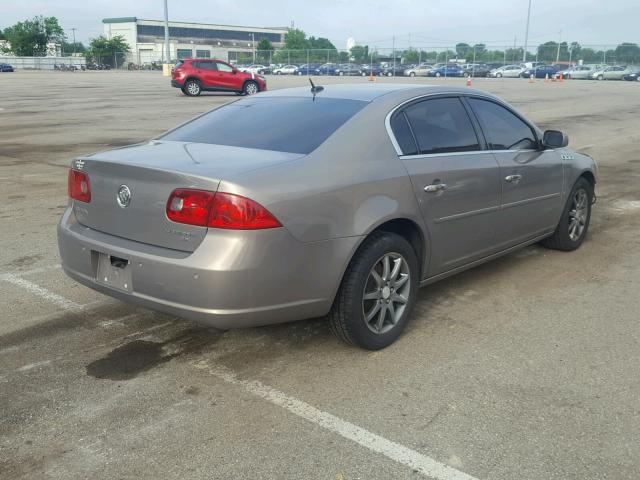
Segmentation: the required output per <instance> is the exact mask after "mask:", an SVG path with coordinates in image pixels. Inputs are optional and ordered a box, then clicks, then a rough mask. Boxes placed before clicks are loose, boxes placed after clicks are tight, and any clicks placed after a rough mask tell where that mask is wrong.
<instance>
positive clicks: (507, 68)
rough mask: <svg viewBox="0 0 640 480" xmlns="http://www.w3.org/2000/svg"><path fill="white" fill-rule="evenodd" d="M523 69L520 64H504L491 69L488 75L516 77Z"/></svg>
mask: <svg viewBox="0 0 640 480" xmlns="http://www.w3.org/2000/svg"><path fill="white" fill-rule="evenodd" d="M523 70H524V68H523V67H522V66H521V65H504V66H502V67H498V68H495V69H493V70H491V71H490V72H489V76H490V77H493V78H502V77H504V78H517V77H519V76H520V74H521V73H522V71H523Z"/></svg>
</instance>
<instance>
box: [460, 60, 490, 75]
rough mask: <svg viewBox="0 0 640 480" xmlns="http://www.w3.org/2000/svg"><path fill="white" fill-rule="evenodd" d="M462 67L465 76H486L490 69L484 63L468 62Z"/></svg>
mask: <svg viewBox="0 0 640 480" xmlns="http://www.w3.org/2000/svg"><path fill="white" fill-rule="evenodd" d="M462 68H464V73H463V75H464V76H465V77H486V76H488V75H489V72H490V71H491V68H489V65H487V64H486V63H469V64H466V65H464V66H463V67H462Z"/></svg>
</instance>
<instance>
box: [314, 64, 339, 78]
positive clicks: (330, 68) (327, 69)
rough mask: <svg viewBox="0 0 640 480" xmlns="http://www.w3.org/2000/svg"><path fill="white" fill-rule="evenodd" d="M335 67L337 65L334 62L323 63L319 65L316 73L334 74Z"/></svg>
mask: <svg viewBox="0 0 640 480" xmlns="http://www.w3.org/2000/svg"><path fill="white" fill-rule="evenodd" d="M337 68H338V65H336V64H335V63H325V64H324V65H320V66H319V67H318V69H317V70H316V72H318V75H335V74H336V69H337Z"/></svg>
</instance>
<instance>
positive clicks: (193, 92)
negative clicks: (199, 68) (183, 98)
mask: <svg viewBox="0 0 640 480" xmlns="http://www.w3.org/2000/svg"><path fill="white" fill-rule="evenodd" d="M182 91H183V92H184V94H185V95H188V96H189V97H197V96H198V95H200V94H201V93H202V86H201V85H200V82H199V81H198V80H187V81H186V82H185V84H184V86H183V87H182Z"/></svg>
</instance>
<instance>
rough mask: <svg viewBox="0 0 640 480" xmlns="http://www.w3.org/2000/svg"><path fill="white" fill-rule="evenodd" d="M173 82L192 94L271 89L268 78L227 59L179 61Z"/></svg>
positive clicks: (249, 92) (185, 92) (172, 76)
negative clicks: (268, 87)
mask: <svg viewBox="0 0 640 480" xmlns="http://www.w3.org/2000/svg"><path fill="white" fill-rule="evenodd" d="M171 85H172V86H174V87H176V88H179V89H181V90H182V92H183V93H184V94H185V95H189V96H191V97H194V96H197V95H200V93H201V92H202V91H204V90H206V91H211V92H235V93H237V94H244V95H253V94H254V93H258V92H262V91H264V90H266V89H267V81H266V80H265V79H264V77H262V76H260V75H256V74H253V73H244V72H241V71H240V70H238V69H237V68H236V67H234V66H233V65H229V64H228V63H227V62H223V61H222V60H215V59H210V58H202V59H201V58H189V59H185V60H179V61H178V63H177V64H176V66H175V67H174V69H173V73H172V74H171Z"/></svg>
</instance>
